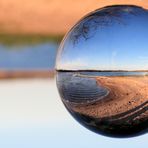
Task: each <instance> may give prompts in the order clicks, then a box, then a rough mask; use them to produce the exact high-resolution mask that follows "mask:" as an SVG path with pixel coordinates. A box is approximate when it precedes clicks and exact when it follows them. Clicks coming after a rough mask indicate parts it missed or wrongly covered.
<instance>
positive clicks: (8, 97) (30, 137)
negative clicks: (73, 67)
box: [0, 0, 148, 148]
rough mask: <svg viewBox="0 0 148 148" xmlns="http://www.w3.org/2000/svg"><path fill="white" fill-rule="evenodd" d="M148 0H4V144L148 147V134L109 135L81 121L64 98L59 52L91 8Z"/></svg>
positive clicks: (0, 93) (0, 126) (0, 123)
mask: <svg viewBox="0 0 148 148" xmlns="http://www.w3.org/2000/svg"><path fill="white" fill-rule="evenodd" d="M111 4H135V5H140V6H143V7H145V8H148V0H75V1H74V0H0V147H1V148H69V147H71V148H76V147H78V148H84V147H85V148H90V147H93V148H98V147H103V148H108V147H110V148H119V147H120V148H131V147H134V148H139V147H142V148H147V147H148V142H147V138H148V135H147V134H146V135H143V136H140V137H136V138H131V139H114V138H107V137H103V136H100V135H97V134H95V133H92V132H90V131H88V130H87V129H85V128H84V127H82V126H81V125H79V124H78V123H77V122H75V121H74V119H73V118H72V117H71V116H70V115H69V114H68V112H67V111H66V109H65V108H64V106H63V105H62V103H61V101H60V97H59V95H58V92H57V89H56V84H55V72H54V66H55V57H56V52H57V49H58V46H59V43H60V41H61V39H62V37H63V36H64V34H65V33H66V32H67V31H68V30H69V29H70V28H71V27H72V26H73V24H75V22H76V21H78V20H79V19H80V18H81V17H82V16H83V15H85V14H86V13H88V12H90V11H92V10H95V9H97V8H100V7H102V6H105V5H111Z"/></svg>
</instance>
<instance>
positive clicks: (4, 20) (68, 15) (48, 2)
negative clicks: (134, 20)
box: [0, 0, 148, 34]
mask: <svg viewBox="0 0 148 148" xmlns="http://www.w3.org/2000/svg"><path fill="white" fill-rule="evenodd" d="M111 4H135V5H140V6H144V7H145V8H148V1H147V0H142V1H141V0H105V1H98V0H85V2H84V0H75V1H73V0H1V1H0V11H1V13H0V32H4V33H36V34H49V33H55V34H59V33H65V32H67V31H68V30H69V29H70V28H71V27H72V26H73V24H75V22H77V21H78V20H79V19H80V18H81V17H82V16H84V15H85V14H86V13H88V12H90V11H92V10H95V9H97V8H100V7H103V6H105V5H111Z"/></svg>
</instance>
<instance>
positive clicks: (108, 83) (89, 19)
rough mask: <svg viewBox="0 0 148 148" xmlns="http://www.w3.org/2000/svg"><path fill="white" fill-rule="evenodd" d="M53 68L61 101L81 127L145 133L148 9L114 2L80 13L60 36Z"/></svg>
mask: <svg viewBox="0 0 148 148" xmlns="http://www.w3.org/2000/svg"><path fill="white" fill-rule="evenodd" d="M56 71H57V73H56V80H57V87H58V90H59V94H60V96H61V99H62V102H63V103H64V105H65V107H66V108H67V110H68V111H69V113H70V114H71V115H72V116H73V117H74V118H75V119H76V120H77V121H78V122H79V123H80V124H82V125H83V126H85V127H86V128H88V129H90V130H91V131H94V132H96V133H98V134H101V135H105V136H110V137H133V136H138V135H142V134H146V133H147V132H148V10H146V9H144V8H141V7H138V6H133V5H113V6H107V7H104V8H101V9H97V10H95V11H93V12H91V13H89V14H88V15H86V16H84V17H83V18H82V19H81V20H80V21H78V22H77V23H76V25H74V27H73V28H72V29H71V30H70V31H69V32H68V33H67V35H66V36H65V38H64V39H63V41H62V43H61V45H60V47H59V50H58V54H57V60H56Z"/></svg>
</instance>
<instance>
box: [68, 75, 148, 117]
mask: <svg viewBox="0 0 148 148" xmlns="http://www.w3.org/2000/svg"><path fill="white" fill-rule="evenodd" d="M96 80H97V83H98V85H102V86H103V87H106V88H107V89H108V90H109V91H110V93H109V94H108V95H107V96H106V97H105V98H103V99H101V100H99V101H96V102H95V103H93V104H89V105H88V104H85V105H73V104H69V105H70V108H72V110H74V111H75V112H77V113H80V114H84V115H87V116H90V117H94V118H104V117H111V116H115V115H117V114H122V113H124V112H128V113H127V114H126V115H124V116H127V115H131V114H133V113H135V112H137V111H140V110H141V109H144V108H146V110H145V111H144V112H143V113H141V114H140V118H143V117H145V116H146V117H148V110H147V106H148V76H142V77H140V76H139V77H138V76H137V77H133V76H129V77H97V78H96ZM69 105H68V106H69ZM137 118H138V117H137Z"/></svg>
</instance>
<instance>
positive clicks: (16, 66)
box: [0, 43, 58, 70]
mask: <svg viewBox="0 0 148 148" xmlns="http://www.w3.org/2000/svg"><path fill="white" fill-rule="evenodd" d="M57 48H58V44H56V43H46V44H39V45H32V46H31V45H28V46H27V45H26V46H3V45H0V69H6V70H29V69H53V68H54V65H55V57H56V51H57Z"/></svg>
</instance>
